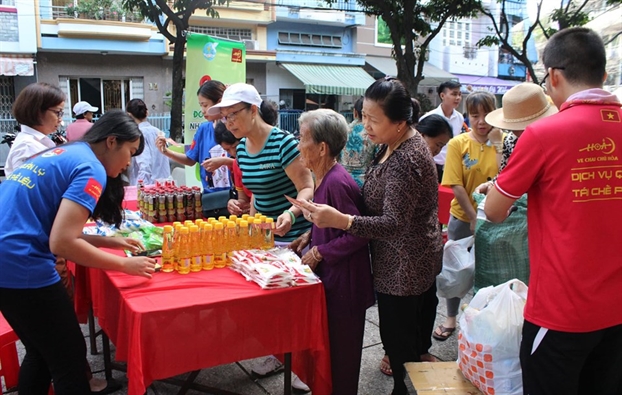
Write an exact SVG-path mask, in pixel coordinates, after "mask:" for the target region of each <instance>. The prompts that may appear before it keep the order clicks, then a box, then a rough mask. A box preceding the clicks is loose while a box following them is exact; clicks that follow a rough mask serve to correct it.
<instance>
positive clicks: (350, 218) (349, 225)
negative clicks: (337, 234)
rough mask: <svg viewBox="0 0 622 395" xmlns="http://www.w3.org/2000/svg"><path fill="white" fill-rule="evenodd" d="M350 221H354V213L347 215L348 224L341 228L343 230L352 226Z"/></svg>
mask: <svg viewBox="0 0 622 395" xmlns="http://www.w3.org/2000/svg"><path fill="white" fill-rule="evenodd" d="M352 222H354V215H348V226H346V227H345V228H343V230H350V228H351V227H352Z"/></svg>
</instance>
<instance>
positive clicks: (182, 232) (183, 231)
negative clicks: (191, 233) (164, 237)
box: [179, 226, 188, 235]
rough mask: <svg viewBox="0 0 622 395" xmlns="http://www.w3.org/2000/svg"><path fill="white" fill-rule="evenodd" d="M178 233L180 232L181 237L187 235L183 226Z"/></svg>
mask: <svg viewBox="0 0 622 395" xmlns="http://www.w3.org/2000/svg"><path fill="white" fill-rule="evenodd" d="M179 231H180V232H181V234H182V235H187V234H188V228H186V227H185V226H182V227H181V229H180V230H179Z"/></svg>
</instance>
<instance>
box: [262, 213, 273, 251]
mask: <svg viewBox="0 0 622 395" xmlns="http://www.w3.org/2000/svg"><path fill="white" fill-rule="evenodd" d="M261 248H262V249H264V250H269V249H272V248H274V219H272V218H266V223H265V224H264V229H263V245H262V246H261Z"/></svg>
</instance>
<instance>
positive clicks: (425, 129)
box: [417, 114, 454, 138]
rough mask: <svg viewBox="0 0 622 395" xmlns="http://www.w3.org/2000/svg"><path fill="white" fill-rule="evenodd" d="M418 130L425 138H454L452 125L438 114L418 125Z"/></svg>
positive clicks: (426, 118)
mask: <svg viewBox="0 0 622 395" xmlns="http://www.w3.org/2000/svg"><path fill="white" fill-rule="evenodd" d="M417 130H418V131H419V133H421V134H422V135H423V136H428V137H438V136H441V135H443V134H445V135H447V136H449V138H452V137H453V136H454V134H453V130H452V128H451V125H450V124H449V122H447V120H446V119H445V118H443V117H441V116H440V115H438V114H432V115H428V116H427V117H425V118H423V119H422V120H420V121H419V123H418V124H417Z"/></svg>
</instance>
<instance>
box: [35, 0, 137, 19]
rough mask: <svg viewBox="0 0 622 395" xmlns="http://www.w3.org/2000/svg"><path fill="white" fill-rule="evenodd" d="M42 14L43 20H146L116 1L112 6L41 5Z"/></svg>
mask: <svg viewBox="0 0 622 395" xmlns="http://www.w3.org/2000/svg"><path fill="white" fill-rule="evenodd" d="M89 4H92V3H89ZM40 16H41V19H42V20H45V19H48V20H49V19H52V20H56V19H62V18H73V19H86V20H96V21H121V22H134V23H141V22H143V21H144V19H143V17H142V16H141V15H140V14H139V13H136V12H127V11H125V10H122V9H121V8H120V7H118V6H116V5H115V3H113V5H112V6H108V7H86V6H82V7H81V6H80V3H78V4H77V5H68V6H66V7H62V6H52V5H41V6H40Z"/></svg>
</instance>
